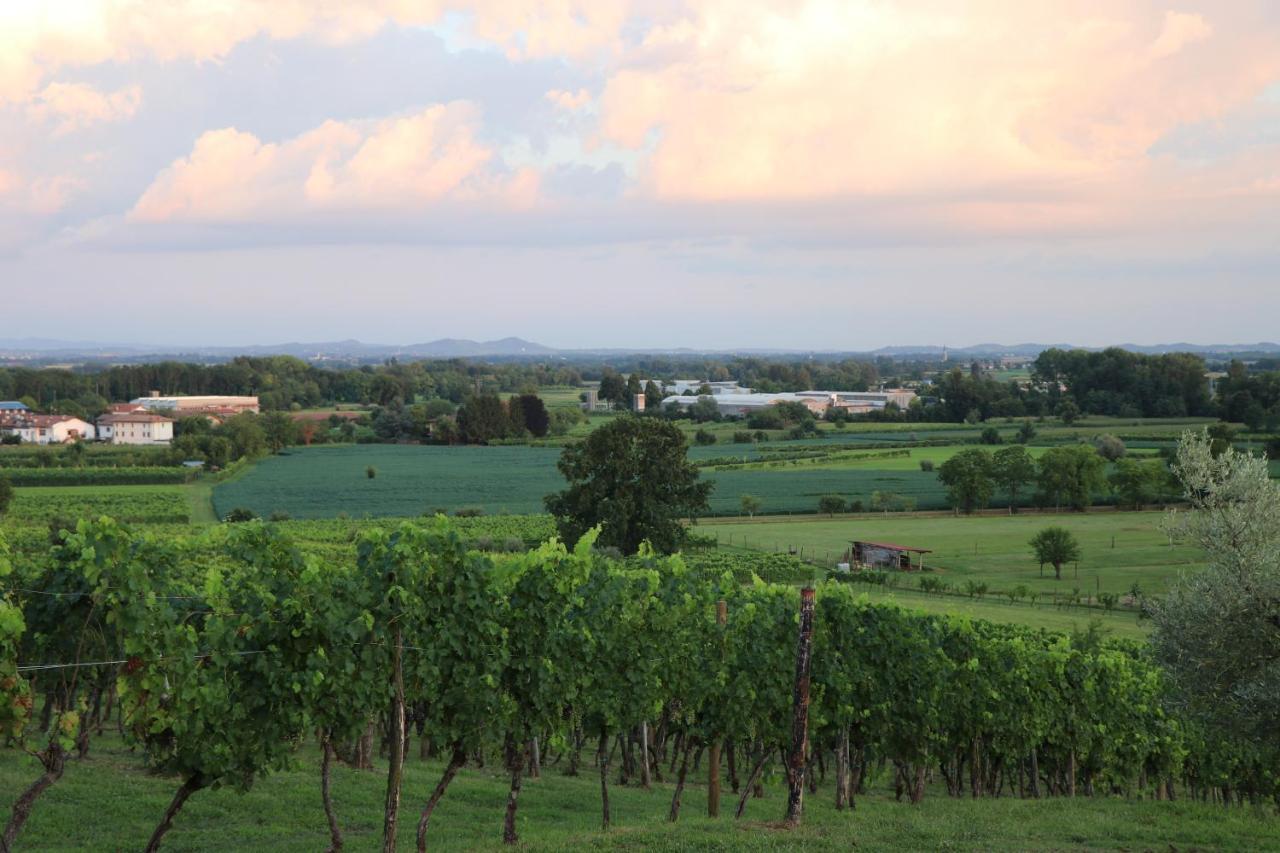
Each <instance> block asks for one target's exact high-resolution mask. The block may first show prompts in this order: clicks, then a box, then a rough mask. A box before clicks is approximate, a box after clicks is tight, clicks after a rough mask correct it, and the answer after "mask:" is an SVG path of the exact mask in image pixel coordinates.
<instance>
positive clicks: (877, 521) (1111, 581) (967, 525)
mask: <svg viewBox="0 0 1280 853" xmlns="http://www.w3.org/2000/svg"><path fill="white" fill-rule="evenodd" d="M1163 518H1164V514H1163V513H1159V512H1112V511H1105V512H1093V513H1060V514H1052V515H1049V514H1039V513H1024V514H1020V515H1015V516H1007V515H1006V516H999V515H997V516H991V515H988V516H975V517H972V518H966V517H963V516H960V517H956V516H943V517H906V516H902V515H897V514H895V515H888V516H878V515H866V516H860V517H856V518H837V519H825V518H821V517H817V516H809V517H805V518H795V519H781V520H777V519H775V520H770V519H759V518H758V519H756V520H755V521H754V522H750V523H738V522H729V523H726V522H719V523H717V522H711V521H705V522H703V523H701V524H700V525H699V527H698V529H699V531H700V532H702V533H706V534H712V535H714V536H716V537H717V538H718V540H719V542H720V543H721V544H722V545H725V546H731V547H745V548H749V549H763V550H789V549H796V550H797V551H800V550H801V549H803V551H804V553H805V556H812V557H813V558H815V559H817V560H819V561H822V562H826V563H831V564H834V563H835V562H837V561H838V560H839V559H840V558H841V555H842V554H843V553H844V551H845V550H846V549H847V548H848V547H849V542H850V540H854V539H857V540H862V541H872V542H893V543H898V544H903V545H910V546H913V547H917V548H928V549H930V550H931V551H932V552H933V553H931V554H928V555H926V556H925V565H926V567H932V568H934V569H935V571H934V572H933V574H936V575H937V576H939V577H942V578H944V579H945V580H947V581H948V582H949V583H951V585H952V586H953V587H955V586H961V585H963V584H964V582H965V581H969V580H972V581H975V582H980V583H987V584H989V585H990V586H991V587H992V589H994V590H1004V589H1009V588H1011V587H1014V586H1017V585H1023V586H1026V587H1027V588H1029V589H1031V590H1033V591H1035V592H1038V593H1040V594H1041V595H1043V596H1051V595H1052V594H1053V593H1054V592H1058V593H1060V594H1061V593H1070V592H1071V591H1072V589H1073V588H1075V587H1079V588H1080V590H1081V592H1082V593H1086V592H1090V593H1091V592H1095V591H1097V590H1099V589H1100V590H1102V591H1103V592H1114V593H1119V594H1124V593H1127V592H1129V590H1130V588H1131V587H1132V586H1133V585H1134V584H1135V583H1136V584H1138V585H1139V586H1140V587H1141V589H1142V591H1143V592H1144V593H1159V592H1162V591H1163V590H1165V589H1166V588H1167V587H1168V585H1169V582H1170V581H1171V580H1172V579H1173V578H1174V577H1176V575H1177V573H1178V572H1180V571H1185V570H1193V569H1196V568H1198V567H1199V566H1200V565H1202V561H1201V557H1200V554H1199V552H1198V551H1197V550H1196V549H1195V548H1194V547H1192V546H1189V545H1180V544H1175V545H1170V543H1169V538H1168V537H1167V536H1166V535H1165V534H1164V533H1163V532H1162V531H1161V530H1160V529H1159V524H1160V521H1161V520H1162V519H1163ZM1049 525H1058V526H1061V527H1065V528H1067V529H1068V530H1070V531H1072V532H1073V533H1074V534H1075V535H1076V537H1077V538H1078V539H1079V541H1080V549H1081V552H1082V555H1081V559H1080V562H1079V564H1078V566H1068V567H1066V569H1065V570H1064V571H1063V578H1062V580H1060V581H1058V580H1054V578H1053V570H1052V568H1051V567H1046V568H1045V572H1044V576H1043V577H1042V576H1041V571H1040V567H1039V566H1038V565H1037V564H1036V561H1035V558H1034V557H1033V556H1032V552H1031V548H1030V546H1029V545H1028V544H1027V543H1028V540H1030V539H1031V537H1032V536H1034V535H1035V534H1036V532H1037V531H1039V530H1041V529H1042V528H1044V527H1047V526H1049Z"/></svg>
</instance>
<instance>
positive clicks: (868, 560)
mask: <svg viewBox="0 0 1280 853" xmlns="http://www.w3.org/2000/svg"><path fill="white" fill-rule="evenodd" d="M932 553H933V551H932V550H930V549H929V548H913V547H911V546H910V545H894V544H893V543H892V542H859V541H856V540H855V541H853V542H850V543H849V562H851V563H853V564H854V565H856V566H865V567H868V568H876V569H900V570H902V571H904V572H909V571H919V570H921V569H923V568H924V555H925V554H932ZM913 554H914V555H915V564H914V565H912V555H913Z"/></svg>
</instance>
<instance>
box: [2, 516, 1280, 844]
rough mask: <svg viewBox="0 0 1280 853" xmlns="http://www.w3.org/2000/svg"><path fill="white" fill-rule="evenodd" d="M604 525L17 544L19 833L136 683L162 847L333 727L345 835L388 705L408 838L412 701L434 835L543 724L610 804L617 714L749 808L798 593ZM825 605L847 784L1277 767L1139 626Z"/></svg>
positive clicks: (844, 591) (14, 829) (840, 777)
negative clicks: (460, 783) (1079, 635)
mask: <svg viewBox="0 0 1280 853" xmlns="http://www.w3.org/2000/svg"><path fill="white" fill-rule="evenodd" d="M593 539H594V536H593V535H591V534H588V535H587V536H584V537H583V539H582V540H580V541H579V543H578V545H577V547H575V549H574V550H573V551H567V550H565V549H564V548H563V547H561V546H559V545H557V544H554V543H553V544H548V545H545V546H543V547H542V548H539V549H537V550H535V551H533V552H530V553H528V554H525V555H519V556H514V557H511V556H509V557H505V558H497V557H489V556H484V555H481V554H478V553H476V552H474V551H468V549H467V548H466V546H465V545H464V544H463V542H462V540H461V539H460V538H459V537H458V535H457V533H456V532H455V531H454V530H452V529H451V527H450V526H449V524H448V523H447V522H446V521H445V520H443V519H439V520H437V521H436V522H435V523H433V524H432V525H430V526H428V527H425V528H423V527H415V526H411V525H406V526H402V527H399V528H396V529H393V530H374V531H368V532H367V533H366V534H365V535H364V536H363V537H362V539H361V540H360V542H359V543H358V546H357V554H358V559H357V562H356V563H355V564H354V565H343V564H341V563H332V562H329V563H326V564H324V565H319V564H317V563H316V562H315V561H314V560H311V559H308V558H307V557H306V556H305V555H303V554H302V553H300V552H299V551H298V550H297V549H296V548H295V547H294V546H293V545H292V544H291V543H290V542H289V541H288V540H287V539H286V538H284V537H283V536H282V535H281V534H279V533H278V531H276V530H274V529H272V528H271V527H270V526H267V525H262V524H258V523H254V524H247V525H235V526H232V527H231V528H230V529H227V528H221V529H218V530H216V531H215V532H214V533H212V534H209V535H208V538H206V539H204V540H200V541H196V542H191V543H182V542H173V541H157V540H154V539H150V538H147V537H139V536H134V535H132V534H130V533H129V532H128V531H127V530H125V529H123V528H121V527H120V526H118V525H116V524H114V523H113V522H111V521H110V520H107V519H103V520H98V521H94V522H81V523H80V524H79V525H78V526H77V529H76V530H75V531H74V532H71V533H68V534H67V535H66V538H65V541H64V542H63V544H62V545H61V546H60V547H59V548H57V550H56V551H55V553H54V555H53V558H52V561H51V562H50V563H48V564H47V565H42V564H38V563H37V564H32V565H22V566H19V567H17V570H16V571H15V572H14V573H13V575H11V576H10V577H11V579H10V580H9V581H8V582H6V588H7V590H8V592H7V595H5V596H4V604H3V605H0V690H2V691H3V695H2V696H0V714H6V715H7V716H6V717H4V718H0V723H3V724H4V725H5V727H6V731H8V732H10V733H12V734H13V735H14V736H15V737H17V738H18V739H19V741H20V742H23V743H25V744H26V745H27V747H28V748H29V749H30V751H31V752H32V753H33V754H35V755H36V756H37V757H38V758H40V760H41V762H42V765H43V767H44V772H43V773H42V774H41V775H40V777H39V779H37V780H36V782H35V783H34V784H33V785H32V786H31V787H30V788H29V789H28V790H27V791H25V792H23V793H22V794H20V795H19V797H18V803H17V806H16V807H15V811H14V817H13V819H12V820H11V822H10V824H9V827H8V828H7V829H6V840H7V843H9V844H12V842H13V840H14V839H15V838H16V837H17V833H18V832H19V831H20V829H21V825H22V822H23V821H24V820H25V818H26V816H27V815H29V814H30V813H31V810H32V809H33V808H34V807H35V806H36V801H37V799H38V796H39V795H40V794H41V793H42V792H43V791H45V790H47V789H48V787H49V786H50V785H53V784H55V783H56V782H57V781H58V778H59V777H60V776H61V774H62V770H63V768H64V767H65V763H66V760H67V758H68V756H69V755H70V754H71V753H73V752H79V753H81V754H83V753H85V752H87V751H88V749H89V740H90V737H91V734H92V732H93V731H94V729H95V727H96V725H97V724H98V723H99V722H100V721H101V720H102V719H103V714H104V712H103V709H104V708H109V707H111V706H112V705H113V704H114V706H115V707H116V709H117V711H118V713H119V714H120V719H121V721H122V724H123V726H124V728H125V731H126V735H127V737H128V738H129V739H130V741H131V742H132V743H134V744H135V745H136V746H137V747H138V748H140V749H141V750H142V751H143V753H144V754H145V756H146V757H147V760H148V763H149V764H150V765H151V766H152V767H153V768H154V769H155V770H157V771H159V772H164V773H167V774H172V775H173V776H175V777H176V778H177V780H178V783H177V789H176V792H175V795H174V798H173V802H172V803H171V805H170V807H169V808H168V809H167V810H166V812H165V813H164V814H163V815H161V816H159V819H158V822H157V827H156V831H155V833H154V835H153V837H152V839H151V843H150V844H149V845H148V849H149V850H154V849H156V848H157V847H158V846H159V845H160V843H161V841H162V839H163V838H164V836H165V834H166V832H168V831H169V829H170V828H171V827H172V826H173V825H174V823H175V820H176V819H177V817H178V815H179V813H180V811H181V809H182V807H183V805H184V804H185V803H186V802H187V801H188V800H189V798H190V797H191V796H195V795H198V793H199V792H200V791H202V790H204V789H206V788H208V787H210V786H214V785H227V786H232V787H236V788H238V789H240V790H243V791H247V790H249V789H250V788H251V787H252V785H253V784H254V781H255V780H256V779H257V778H260V777H261V776H263V775H265V774H267V773H269V772H271V771H273V770H276V769H279V768H280V767H283V766H286V765H287V764H289V763H290V762H291V761H292V760H293V757H294V755H295V754H296V751H297V749H298V745H299V743H301V742H302V741H304V740H305V739H306V738H307V737H308V736H309V735H310V734H311V733H313V732H317V731H318V732H319V733H320V734H319V741H320V748H321V750H322V753H323V756H324V761H323V764H322V769H321V778H320V779H319V780H318V783H319V787H320V789H321V792H322V798H323V800H324V802H325V807H326V813H327V816H328V819H329V827H330V833H331V836H332V843H333V846H334V847H335V848H337V847H340V846H341V841H342V839H341V826H342V816H341V815H339V814H337V812H336V810H335V808H334V805H333V798H332V795H331V791H332V785H333V780H332V778H331V776H330V773H329V769H330V767H331V765H332V762H333V760H334V759H335V756H336V755H337V754H339V753H343V752H346V749H345V744H348V743H351V742H358V741H360V740H362V739H368V738H369V736H370V732H371V730H372V731H373V732H377V731H381V733H382V736H383V738H384V739H385V742H386V745H387V754H388V772H387V787H386V794H387V796H386V800H385V807H384V814H383V838H384V845H383V849H384V850H394V849H395V843H396V838H397V835H398V834H399V832H400V829H399V827H400V825H401V823H402V822H403V821H402V802H401V800H402V793H403V792H402V783H401V780H402V773H403V766H404V761H405V748H406V742H407V737H408V735H409V731H410V728H409V723H408V720H409V719H410V718H413V719H415V720H417V721H420V723H421V725H422V729H421V732H422V734H423V735H424V736H426V737H429V738H430V739H431V741H432V743H434V744H436V745H437V746H438V747H439V748H440V749H441V751H442V754H443V755H444V756H445V757H446V758H447V767H446V769H445V771H444V773H443V775H442V777H441V779H440V782H439V784H438V785H437V786H436V788H435V790H434V791H433V792H432V794H431V796H430V797H429V798H428V799H427V800H426V801H425V802H423V803H421V809H420V811H419V813H418V815H417V821H416V823H417V833H416V834H417V843H418V849H425V845H426V838H427V833H428V830H429V826H430V821H431V818H432V815H433V813H434V810H435V808H436V807H437V806H438V804H439V802H440V800H441V798H442V797H443V796H445V795H446V792H447V789H448V786H449V783H450V781H451V780H452V779H453V778H454V777H455V775H456V773H457V772H458V770H459V769H460V768H461V767H463V766H464V765H465V764H466V763H468V762H469V761H471V760H472V759H473V758H474V757H475V756H477V755H488V756H494V755H499V756H501V761H502V764H503V766H505V768H506V769H507V771H508V773H509V774H510V782H511V785H510V794H509V797H508V800H507V804H506V808H505V818H504V820H503V837H504V840H506V841H507V842H509V843H515V842H517V841H518V838H519V821H518V809H519V801H520V792H521V787H522V782H523V779H524V778H525V776H526V774H527V772H528V766H527V765H528V762H529V761H530V760H531V757H532V755H534V754H535V753H534V751H533V749H532V744H533V743H534V742H535V741H537V742H539V743H542V744H547V743H560V744H564V745H565V746H564V747H563V748H564V749H567V750H568V751H570V752H571V757H570V761H569V763H570V765H571V766H572V767H575V768H576V767H578V766H579V765H580V762H579V757H578V753H580V752H581V751H582V750H583V749H584V748H585V747H587V746H588V745H594V746H595V752H596V762H595V764H596V768H597V770H598V772H599V774H600V780H601V793H602V797H601V817H602V823H603V825H604V826H605V827H608V826H609V825H610V823H611V821H612V814H611V810H610V806H609V800H608V785H609V778H610V766H609V762H610V754H611V752H612V751H613V744H614V742H615V740H616V741H618V742H619V743H620V744H622V745H623V754H624V756H629V758H628V757H624V761H630V762H632V763H633V764H635V765H637V766H638V767H639V768H642V771H643V772H642V773H641V774H637V775H643V776H647V775H649V774H651V773H652V774H654V775H660V774H661V768H662V766H663V764H665V763H666V762H664V761H663V759H664V758H666V757H669V758H670V759H673V760H674V759H678V764H679V765H680V766H681V768H682V769H681V772H680V775H679V776H678V777H677V788H676V792H675V797H674V800H673V804H672V819H676V818H677V817H678V816H679V803H680V793H681V788H682V787H683V783H684V780H685V778H686V774H687V768H688V765H689V757H690V755H691V753H693V752H694V750H695V749H701V748H703V747H706V746H709V745H717V746H720V745H726V744H732V745H733V746H732V747H730V748H731V749H734V750H736V751H737V753H738V754H739V755H741V756H743V757H744V758H745V759H746V761H745V762H744V764H745V766H746V767H748V768H750V769H749V772H748V773H747V774H746V775H745V784H744V785H743V792H744V793H743V797H742V800H740V802H739V805H738V810H737V813H738V814H739V815H740V814H741V813H742V810H743V808H744V807H745V804H746V799H747V797H748V796H749V792H750V790H751V789H752V788H753V787H754V785H755V784H756V783H757V782H758V781H759V779H760V778H761V774H762V772H763V769H764V767H765V765H766V764H767V763H768V762H770V761H771V760H772V759H773V757H774V756H777V755H778V754H779V752H780V751H781V750H782V749H783V748H784V747H785V746H786V745H787V744H788V743H790V742H791V738H792V729H791V723H792V714H791V711H792V707H793V703H792V689H791V688H792V679H791V673H792V668H793V667H792V664H793V662H794V659H795V658H794V650H795V637H796V634H795V630H796V628H795V625H796V621H795V619H796V613H797V611H798V609H799V604H800V602H799V596H798V594H797V591H796V590H795V589H794V588H791V587H788V586H781V585H769V584H759V585H747V586H741V585H738V584H737V583H735V582H734V581H733V579H732V575H731V574H730V573H725V575H724V576H723V577H705V576H703V575H701V574H699V573H697V572H693V571H690V570H689V569H687V568H686V567H685V566H684V564H683V563H682V561H681V560H680V559H679V558H671V559H657V558H654V557H652V556H651V555H649V554H648V553H647V552H642V553H641V554H640V555H639V556H638V557H637V558H635V559H632V560H628V561H616V560H612V559H608V558H606V557H603V556H601V554H600V553H599V552H598V551H597V550H595V549H594V548H593ZM211 557H212V558H213V559H210V558H211ZM209 566H215V567H216V568H209ZM32 591H34V592H32ZM718 602H723V603H722V604H719V605H718ZM814 624H815V626H816V627H815V632H814V639H813V653H812V682H811V696H812V703H813V712H812V720H813V725H812V727H811V728H810V744H811V746H810V749H809V751H808V755H807V756H805V755H801V756H800V757H799V760H800V766H801V767H803V766H805V765H806V764H811V763H813V762H816V761H817V760H818V759H819V757H822V759H823V760H824V761H825V760H828V759H829V760H830V761H831V765H830V766H834V767H836V773H835V774H834V775H835V784H834V791H833V794H834V796H835V798H836V802H837V804H838V805H839V806H841V807H848V806H851V805H852V801H853V798H854V796H855V795H857V794H858V793H861V792H863V791H865V790H866V787H867V785H869V784H871V783H872V781H873V779H874V778H875V777H876V776H877V774H879V773H881V772H888V773H889V774H890V776H891V778H892V780H893V785H894V786H895V787H896V788H897V789H898V792H899V795H900V796H906V797H908V798H909V799H910V800H911V801H912V802H919V800H920V799H921V798H922V797H923V796H924V793H925V782H926V779H927V778H928V777H929V776H930V775H933V774H936V776H937V777H938V778H941V779H942V780H944V781H945V783H946V787H947V790H948V792H949V793H950V794H952V795H954V796H965V795H971V796H975V797H976V796H999V795H1000V794H1001V793H1002V792H1010V793H1012V792H1017V793H1018V794H1019V795H1023V796H1042V795H1060V796H1075V795H1078V794H1085V795H1092V794H1101V795H1114V794H1128V795H1134V794H1144V793H1146V794H1149V793H1150V792H1151V791H1153V790H1154V791H1157V792H1158V793H1160V794H1162V795H1167V794H1168V793H1170V791H1171V786H1172V785H1173V784H1175V783H1179V784H1182V783H1185V784H1188V785H1192V786H1194V787H1196V788H1198V789H1208V788H1211V787H1212V788H1217V787H1223V786H1230V790H1231V791H1234V792H1237V795H1244V796H1248V797H1264V796H1268V797H1269V796H1274V795H1276V793H1277V788H1276V779H1275V778H1274V776H1273V775H1271V774H1270V773H1269V768H1272V767H1273V766H1274V761H1275V760H1276V753H1275V748H1276V744H1275V740H1274V736H1273V735H1274V730H1273V731H1272V736H1270V737H1266V738H1263V739H1239V740H1237V739H1231V738H1227V737H1223V736H1222V735H1221V733H1219V732H1217V731H1216V730H1214V729H1210V728H1204V727H1201V726H1199V725H1197V724H1196V723H1195V722H1194V721H1193V720H1190V719H1187V718H1183V717H1181V716H1179V715H1178V714H1176V713H1174V712H1173V710H1172V708H1171V704H1170V700H1171V698H1172V696H1171V694H1170V693H1169V688H1168V685H1167V683H1166V681H1165V680H1164V678H1163V677H1162V675H1161V673H1160V671H1159V670H1158V669H1157V668H1155V667H1154V666H1153V665H1152V664H1151V663H1150V661H1149V660H1148V659H1147V657H1146V655H1144V654H1143V653H1142V652H1141V650H1139V649H1138V648H1137V647H1134V646H1130V645H1128V644H1123V643H1102V642H1098V641H1097V640H1096V638H1084V639H1083V640H1079V641H1073V640H1072V639H1071V638H1068V637H1061V636H1051V635H1046V634H1044V633H1042V632H1040V631H1033V630H1030V629H1025V628H1017V627H1013V626H996V625H990V624H985V623H975V622H970V621H968V620H955V621H953V620H951V619H948V618H946V617H938V616H929V615H925V614H917V613H910V612H907V611H902V610H899V609H898V608H896V607H894V606H891V605H877V604H872V603H870V602H868V601H867V600H865V598H861V597H859V596H858V595H857V594H856V593H855V592H854V590H853V589H852V588H851V587H848V586H845V585H843V584H839V583H831V584H824V585H822V586H821V587H820V588H819V590H818V595H817V605H816V614H815V620H814ZM68 625H75V626H77V628H76V630H67V629H66V626H68ZM637 649H643V650H644V653H643V654H637V653H636V650H637ZM116 660H121V661H124V662H123V663H122V664H100V663H91V662H99V661H116ZM27 662H38V663H40V664H42V665H44V666H47V667H48V668H40V669H36V670H28V669H26V668H25V666H24V665H25V664H26V663H27ZM62 664H65V667H64V666H62ZM37 696H43V697H44V712H45V713H44V716H45V719H43V720H40V721H39V722H37V721H35V720H33V719H32V717H33V711H34V709H35V707H36V704H37V703H36V702H35V697H37ZM107 713H108V714H109V711H108V712H107ZM651 724H652V725H651ZM637 731H639V732H640V733H641V734H640V736H639V737H638V738H636V737H635V736H634V733H635V732H637ZM650 733H652V735H650ZM633 750H634V752H633ZM793 770H794V768H793ZM497 823H498V821H497V816H496V815H495V830H496V825H497Z"/></svg>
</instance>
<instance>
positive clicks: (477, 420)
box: [458, 394, 511, 444]
mask: <svg viewBox="0 0 1280 853" xmlns="http://www.w3.org/2000/svg"><path fill="white" fill-rule="evenodd" d="M458 431H459V432H460V433H461V434H462V440H463V441H465V442H466V443H467V444H488V443H489V442H490V441H494V440H495V439H499V438H505V437H506V436H507V435H508V433H510V431H511V418H510V416H509V415H508V414H507V407H506V406H505V405H504V404H503V402H502V400H500V399H498V396H497V395H496V394H477V395H476V396H474V397H471V398H469V399H468V400H467V401H466V402H465V403H463V404H462V407H461V408H460V409H458Z"/></svg>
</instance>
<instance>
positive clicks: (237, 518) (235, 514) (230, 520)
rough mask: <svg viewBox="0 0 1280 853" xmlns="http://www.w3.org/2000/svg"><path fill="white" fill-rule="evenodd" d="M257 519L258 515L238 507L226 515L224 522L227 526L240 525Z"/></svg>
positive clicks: (223, 518)
mask: <svg viewBox="0 0 1280 853" xmlns="http://www.w3.org/2000/svg"><path fill="white" fill-rule="evenodd" d="M257 518H258V514H257V513H256V512H254V511H253V510H251V509H245V508H244V507H242V506H238V507H236V508H235V509H233V510H231V511H230V512H229V513H227V514H226V515H224V516H223V517H222V520H223V521H225V522H226V523H227V524H239V523H241V522H245V521H255V520H256V519H257Z"/></svg>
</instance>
